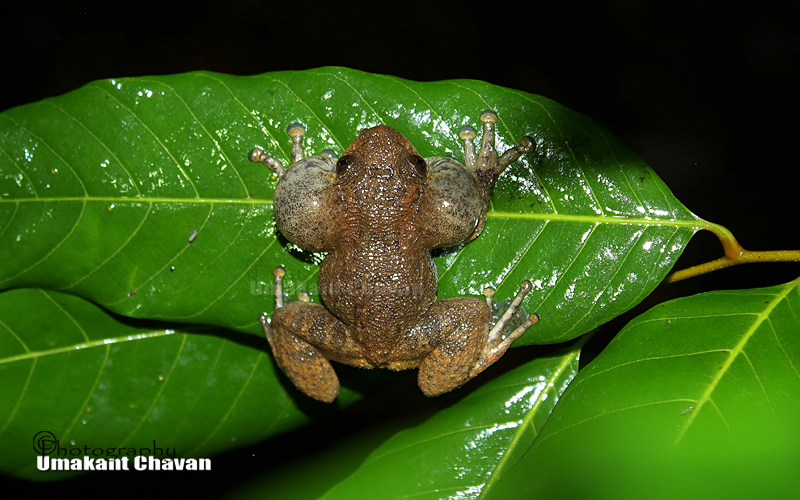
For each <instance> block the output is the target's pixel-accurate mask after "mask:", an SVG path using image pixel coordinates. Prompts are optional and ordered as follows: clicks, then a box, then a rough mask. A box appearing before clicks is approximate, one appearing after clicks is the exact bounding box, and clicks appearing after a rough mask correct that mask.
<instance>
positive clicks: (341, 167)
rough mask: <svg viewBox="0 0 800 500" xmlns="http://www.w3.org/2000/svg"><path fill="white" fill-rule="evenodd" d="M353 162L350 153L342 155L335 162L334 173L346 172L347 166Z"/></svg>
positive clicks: (341, 173)
mask: <svg viewBox="0 0 800 500" xmlns="http://www.w3.org/2000/svg"><path fill="white" fill-rule="evenodd" d="M352 163H353V157H352V156H350V155H346V156H342V157H341V158H339V161H337V162H336V175H343V174H344V173H345V172H347V167H349V166H350V165H351V164H352Z"/></svg>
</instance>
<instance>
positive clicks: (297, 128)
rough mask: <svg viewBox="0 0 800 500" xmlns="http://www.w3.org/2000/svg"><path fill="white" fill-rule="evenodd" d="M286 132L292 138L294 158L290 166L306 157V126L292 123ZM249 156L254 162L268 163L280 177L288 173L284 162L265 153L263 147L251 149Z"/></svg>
mask: <svg viewBox="0 0 800 500" xmlns="http://www.w3.org/2000/svg"><path fill="white" fill-rule="evenodd" d="M286 133H287V134H289V137H291V138H292V160H291V162H289V166H290V167H291V166H292V165H294V164H295V163H297V162H298V161H300V160H302V159H303V158H304V156H303V136H304V135H306V128H305V127H303V126H302V125H300V124H299V123H292V124H291V125H289V128H288V129H287V130H286ZM247 158H249V159H250V161H252V162H254V163H262V164H264V165H266V166H267V167H269V169H270V170H272V171H273V172H275V173H276V174H278V177H281V176H282V175H283V174H284V173H286V167H284V166H283V163H281V161H280V160H278V159H277V158H273V157H272V156H270V155H268V154H267V153H265V152H264V150H263V149H261V148H254V149H253V150H252V151H250V153H248V155H247Z"/></svg>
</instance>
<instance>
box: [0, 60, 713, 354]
mask: <svg viewBox="0 0 800 500" xmlns="http://www.w3.org/2000/svg"><path fill="white" fill-rule="evenodd" d="M486 108H491V109H495V110H497V112H498V113H499V117H500V121H499V122H498V127H497V129H498V149H500V150H505V149H506V148H508V147H510V146H512V145H513V144H514V143H515V142H516V141H518V140H519V138H520V137H521V136H523V135H530V136H532V137H534V138H535V140H536V142H537V144H538V149H537V151H536V153H535V154H531V155H527V156H525V157H524V158H522V159H521V160H519V161H518V162H516V163H515V164H514V165H512V166H511V167H510V168H509V170H508V171H507V172H505V173H504V174H503V176H502V177H501V179H500V180H499V182H498V184H497V187H496V190H495V195H494V196H493V199H492V206H491V207H490V211H489V214H488V221H487V224H486V228H485V230H484V232H483V234H482V235H481V236H480V238H478V239H477V240H476V241H474V242H472V243H470V244H468V245H466V246H457V247H453V248H448V249H444V250H442V251H438V253H437V259H436V264H437V267H438V269H439V275H440V287H439V296H440V297H442V298H445V297H452V296H456V295H472V296H479V295H480V293H481V291H482V289H483V287H484V286H486V285H492V286H494V287H495V288H496V289H497V291H498V294H497V298H498V299H499V300H503V299H507V298H509V297H511V296H513V294H514V293H515V292H516V290H517V288H518V286H519V283H520V282H521V281H522V280H524V279H528V280H530V281H531V282H532V283H533V291H532V292H531V293H530V294H529V295H528V297H527V298H526V300H525V307H526V308H527V310H528V311H537V312H538V313H539V314H540V315H541V317H542V321H541V322H540V323H539V325H537V326H536V327H535V328H533V329H531V330H529V332H528V333H527V334H526V336H524V337H523V338H522V339H521V341H520V343H541V342H557V341H565V340H569V339H571V338H574V337H577V336H579V335H581V334H582V333H584V332H587V331H589V330H591V329H592V328H594V327H596V326H597V325H599V324H602V323H604V322H606V321H608V320H609V319H611V318H613V317H615V316H616V315H618V314H620V313H622V312H624V311H626V310H628V309H629V308H631V307H633V306H634V305H635V304H637V303H638V302H639V301H641V300H642V299H643V298H644V297H645V296H646V295H647V294H648V293H649V292H650V291H652V290H653V288H654V287H655V286H656V285H657V284H658V283H659V282H660V281H661V280H662V279H663V278H664V276H665V275H666V273H667V271H668V270H669V269H670V268H671V266H672V265H673V263H674V262H675V259H676V258H677V257H678V255H679V254H680V253H681V251H682V250H683V248H684V246H685V244H686V242H687V241H688V240H689V238H690V237H691V236H692V235H693V234H694V232H695V231H696V230H697V228H698V225H699V224H700V222H699V219H697V218H696V217H695V216H694V215H693V214H692V213H690V212H689V211H688V210H687V209H686V208H685V207H683V205H681V204H680V203H679V202H678V201H677V200H676V199H675V198H674V197H673V195H672V194H671V193H670V191H669V189H668V188H667V187H666V186H665V185H664V183H663V182H662V181H661V180H660V179H659V178H658V177H657V176H656V175H655V173H653V171H652V170H650V169H649V168H648V167H647V166H646V165H645V164H644V163H643V162H642V161H641V160H640V159H639V158H637V157H636V156H635V155H634V154H633V153H632V152H631V151H630V150H628V149H627V148H626V147H625V146H624V145H622V144H621V143H620V142H619V141H618V140H616V139H615V138H614V137H612V136H611V135H610V134H609V133H608V132H607V131H606V130H605V129H603V128H602V127H600V126H598V125H597V124H596V123H594V122H592V121H591V120H589V119H587V118H586V117H584V116H581V115H579V114H577V113H574V112H572V111H570V110H568V109H566V108H564V107H562V106H560V105H558V104H556V103H554V102H552V101H550V100H548V99H546V98H543V97H540V96H535V95H530V94H526V93H524V92H519V91H515V90H509V89H505V88H501V87H496V86H492V85H490V84H486V83H482V82H477V81H470V80H455V81H446V82H431V83H417V82H411V81H407V80H402V79H399V78H394V77H387V76H382V75H369V74H365V73H361V72H357V71H353V70H348V69H342V68H322V69H318V70H310V71H301V72H281V73H269V74H264V75H258V76H252V77H234V76H228V75H220V74H214V73H189V74H183V75H173V76H160V77H146V78H128V79H118V80H116V79H115V80H107V81H99V82H94V83H91V84H89V85H87V86H85V87H83V88H81V89H79V90H76V91H74V92H71V93H69V94H66V95H64V96H61V97H56V98H52V99H46V100H44V101H41V102H39V103H36V104H31V105H28V106H22V107H19V108H15V109H12V110H8V111H6V112H4V113H2V114H0V262H2V263H3V265H2V268H0V287H4V288H12V287H43V288H48V289H55V290H60V291H63V292H66V293H70V294H75V295H79V296H81V297H84V298H87V299H90V300H92V301H94V302H96V303H98V304H100V305H102V306H103V307H105V308H107V309H109V310H111V311H113V312H116V313H119V314H123V315H127V316H132V317H137V318H150V319H162V320H170V321H178V322H182V323H204V324H212V325H219V326H224V327H229V328H232V329H236V330H240V331H247V332H250V333H256V334H259V325H258V323H257V317H258V314H259V313H261V312H265V311H266V312H269V311H271V310H272V307H273V306H272V300H271V298H270V297H269V290H270V286H269V283H270V282H271V279H272V278H271V270H272V268H273V267H274V266H276V265H278V264H282V265H284V266H286V268H287V271H288V277H287V280H286V283H287V291H288V292H289V293H294V292H296V291H297V289H300V288H305V289H310V291H312V293H313V292H314V291H315V281H316V269H317V268H316V264H317V263H318V262H319V259H320V258H321V256H319V255H311V254H308V253H304V252H299V251H297V249H293V248H292V246H291V245H289V244H287V243H286V241H285V240H283V239H281V238H277V237H276V236H277V235H276V230H275V226H274V221H273V216H272V212H271V197H272V193H273V189H274V186H275V178H274V177H273V176H271V175H269V172H268V171H267V170H266V169H265V168H264V167H263V166H260V165H258V164H253V163H250V162H249V161H248V160H247V152H248V151H249V150H250V149H252V148H253V147H254V146H260V147H262V148H263V149H265V150H266V151H267V152H268V153H270V154H272V155H273V156H275V157H277V158H279V159H281V160H283V161H284V163H288V161H287V158H288V155H289V143H290V141H289V138H288V136H287V135H286V132H285V131H286V127H287V125H288V124H290V123H292V122H300V123H303V124H305V126H306V128H307V131H308V132H307V135H306V137H305V144H306V151H308V152H312V153H318V152H319V151H321V150H323V149H326V148H329V149H333V150H335V151H337V152H339V153H341V152H342V151H343V150H344V148H345V147H346V146H347V145H348V144H349V143H350V141H352V140H353V139H354V138H355V137H356V135H357V134H358V132H359V131H360V130H361V129H362V128H365V127H368V126H372V125H376V124H379V123H385V124H387V125H390V126H393V127H395V128H397V129H398V130H400V131H401V132H402V133H404V134H405V135H406V136H407V137H408V138H409V139H410V140H411V142H412V143H413V144H415V145H416V147H417V149H418V150H419V151H420V153H421V154H423V155H425V156H431V155H448V154H451V155H453V156H454V157H455V158H457V159H463V152H462V145H461V143H460V141H459V140H458V138H457V134H456V132H457V130H458V129H459V128H460V127H461V126H463V125H473V126H477V125H478V124H479V123H478V116H479V115H480V113H481V112H482V111H483V110H484V109H486ZM287 250H288V252H287Z"/></svg>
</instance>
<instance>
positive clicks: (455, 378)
mask: <svg viewBox="0 0 800 500" xmlns="http://www.w3.org/2000/svg"><path fill="white" fill-rule="evenodd" d="M491 320H492V312H491V310H489V306H487V305H486V303H485V302H484V301H482V300H479V299H476V298H472V297H457V298H453V299H446V300H437V301H436V302H434V304H433V305H432V306H431V308H430V309H428V312H427V314H426V318H425V320H424V321H423V324H422V325H421V326H422V329H423V330H424V329H425V326H424V325H425V323H429V324H430V323H434V322H438V323H439V325H441V326H440V328H441V330H440V332H441V333H440V334H441V343H440V344H439V345H438V346H437V347H436V348H435V349H434V350H433V351H432V352H431V353H430V354H429V355H428V356H427V357H426V358H425V359H424V360H422V363H420V365H419V376H418V383H419V387H420V389H422V392H424V393H425V395H427V396H438V395H439V394H443V393H445V392H448V391H452V390H453V389H455V388H456V387H458V386H460V385H462V384H464V383H465V382H466V381H467V380H469V372H470V370H472V367H473V366H474V365H475V363H476V361H477V359H478V357H479V356H480V354H481V352H482V350H483V347H484V345H485V344H486V341H487V338H488V337H489V325H490V323H491Z"/></svg>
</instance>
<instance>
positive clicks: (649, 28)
mask: <svg viewBox="0 0 800 500" xmlns="http://www.w3.org/2000/svg"><path fill="white" fill-rule="evenodd" d="M6 4H7V2H6V3H4V5H3V7H0V29H1V30H2V33H0V50H1V52H0V54H2V68H3V77H2V79H0V110H5V109H8V108H11V107H14V106H18V105H21V104H26V103H30V102H35V101H37V100H40V99H43V98H45V97H50V96H54V95H59V94H62V93H65V92H68V91H70V90H74V89H76V88H78V87H80V86H82V85H84V84H86V83H88V82H90V81H92V80H96V79H101V78H111V77H123V76H141V75H152V74H171V73H179V72H185V71H192V70H211V71H219V72H224V73H232V74H237V75H249V74H257V73H262V72H266V71H275V70H288V69H308V68H314V67H319V66H326V65H340V66H347V67H352V68H355V69H360V70H363V71H369V72H375V73H384V74H391V75H396V76H400V77H403V78H408V79H413V80H421V81H427V80H440V79H451V78H472V79H478V80H485V81H488V82H490V83H494V84H497V85H502V86H506V87H512V88H516V89H521V90H525V91H527V92H531V93H536V94H542V95H544V96H547V97H549V98H551V99H554V100H556V101H558V102H560V103H561V104H564V105H566V106H568V107H570V108H572V109H574V110H576V111H579V112H581V113H583V114H586V115H588V116H590V117H592V118H594V119H595V120H597V121H598V122H600V123H602V124H603V125H605V126H606V127H608V128H609V129H610V130H611V131H612V132H613V133H614V134H616V135H617V136H618V137H620V138H621V139H622V140H623V142H625V143H626V144H627V145H628V146H629V147H631V148H632V149H633V150H634V151H635V152H636V153H637V154H638V155H639V156H641V157H642V158H643V159H644V160H645V161H646V162H647V163H648V164H649V165H650V166H652V167H653V168H654V170H655V171H656V172H657V173H658V175H660V176H661V177H662V178H663V179H664V180H665V182H666V183H667V184H668V185H669V186H670V188H671V189H672V191H673V192H674V193H675V195H676V196H677V197H678V199H680V200H681V201H682V202H683V203H684V204H685V205H686V206H688V207H689V208H690V209H691V210H692V211H694V212H695V213H696V214H698V215H699V216H701V217H703V218H705V219H707V220H710V221H714V222H717V223H720V224H722V225H724V226H726V227H728V228H729V229H730V230H731V231H732V232H733V233H734V234H735V235H736V236H737V238H738V239H739V241H740V242H741V243H742V245H744V246H745V247H746V248H748V249H753V250H760V249H763V250H779V249H798V248H800V236H798V222H797V208H798V194H799V193H798V191H799V187H800V183H798V181H797V180H796V179H795V177H796V173H797V171H798V161H797V159H796V152H797V151H796V148H797V146H798V133H800V126H799V125H798V112H800V99H799V98H798V89H800V34H799V33H800V29H798V28H799V27H800V23H799V22H798V21H800V16H799V15H798V14H800V2H796V1H795V2H758V3H756V2H722V1H711V2H702V1H701V2H697V1H693V2H682V1H669V2H653V1H642V0H640V1H624V0H619V1H611V0H606V1H598V2H592V3H588V2H585V3H584V2H579V3H564V2H554V3H553V4H536V3H531V2H523V3H522V4H518V5H516V6H514V7H512V6H511V5H512V4H509V3H503V2H494V1H487V2H485V3H484V4H483V5H480V4H477V3H476V4H472V5H467V4H465V3H452V4H450V3H435V2H432V1H425V2H400V3H397V2H372V3H370V4H369V5H362V4H355V3H352V4H351V3H347V2H341V3H339V2H328V3H327V4H317V3H314V2H309V1H300V0H284V1H282V2H268V1H258V0H249V1H246V0H234V1H229V2H211V1H204V2H202V1H201V2H193V3H186V4H185V5H184V6H183V7H182V8H175V7H172V6H170V4H168V3H165V2H130V3H129V4H125V3H124V2H123V3H119V2H117V3H115V4H114V5H108V6H104V7H101V6H97V5H95V4H92V3H83V4H82V3H81V2H63V3H62V4H60V5H54V4H39V3H36V2H25V3H24V4H17V6H16V7H15V8H14V10H12V8H11V7H9V6H7V5H6ZM23 9H24V10H23ZM721 255H722V250H721V247H720V246H719V244H718V243H717V241H716V239H715V238H714V237H713V236H711V235H709V234H703V233H701V234H698V235H697V236H696V237H695V238H694V239H693V241H692V242H691V244H690V245H689V247H688V248H687V250H686V251H685V253H684V255H683V256H682V257H681V259H680V260H679V262H678V264H677V266H676V269H680V268H684V267H688V266H690V265H693V264H697V263H700V262H704V261H708V260H712V259H715V258H717V257H719V256H721ZM798 275H800V264H757V265H746V266H739V267H737V268H731V269H727V270H723V271H720V272H717V273H713V274H710V275H707V276H702V277H698V278H694V279H691V280H689V281H686V282H682V283H678V284H674V285H662V286H661V287H659V288H658V289H657V290H656V292H654V294H653V295H652V296H651V297H649V298H648V299H647V300H646V301H645V303H644V304H642V305H641V306H640V307H638V308H637V309H635V310H634V311H633V312H632V313H629V314H628V315H625V316H624V317H622V318H619V319H617V320H615V321H614V322H612V324H611V325H610V327H609V328H608V329H607V330H606V331H605V332H604V333H603V334H601V335H599V336H597V337H596V339H595V340H594V341H593V344H592V345H590V346H589V349H590V350H591V351H593V352H597V351H598V350H599V349H601V348H602V346H603V345H604V342H607V341H608V340H609V339H610V337H611V336H613V333H614V332H615V331H618V329H619V328H620V327H621V326H623V325H624V324H625V322H627V321H628V320H629V319H630V318H632V317H633V316H634V315H636V314H639V313H641V312H643V311H644V310H645V309H646V308H648V307H650V306H652V305H653V304H655V303H657V302H660V301H663V300H667V299H669V298H673V297H677V296H683V295H688V294H692V293H696V292H700V291H707V290H714V289H724V288H730V289H733V288H748V287H761V286H770V285H776V284H780V283H785V282H787V281H790V280H791V279H794V278H796V277H797V276H798ZM536 349H537V348H535V347H534V348H523V349H514V350H512V352H511V353H510V354H509V355H507V356H506V358H507V359H508V363H506V364H507V365H508V366H505V367H500V366H498V367H496V368H495V367H493V369H492V370H490V372H491V371H494V372H495V375H496V374H497V373H499V372H500V371H505V370H507V369H508V368H509V367H510V366H512V365H513V364H514V363H518V362H520V361H522V360H524V359H528V358H529V357H530V356H532V355H535V352H536ZM409 375H410V376H406V377H401V378H400V379H399V381H398V382H397V383H396V384H395V386H394V387H393V388H392V391H394V392H391V391H390V392H389V394H388V395H387V394H383V395H377V396H376V397H374V398H373V399H371V400H369V401H368V402H366V403H362V404H360V405H358V406H357V407H356V408H355V409H353V410H349V411H348V413H346V414H345V416H344V417H342V416H339V417H338V418H337V417H331V418H326V419H323V420H322V421H321V422H320V423H318V424H316V425H314V426H312V427H311V428H306V429H302V430H299V431H296V432H294V433H290V434H288V435H286V436H282V437H279V438H277V439H275V440H272V441H270V442H267V443H263V444H260V445H257V446H254V447H251V448H249V449H246V450H239V451H236V452H231V453H228V454H225V455H223V456H221V457H216V458H214V459H213V465H214V469H215V470H214V471H213V473H196V474H190V475H189V476H185V475H183V474H186V473H183V474H179V473H161V474H160V475H159V474H142V473H135V472H128V473H123V474H114V473H106V474H97V475H95V476H92V477H91V478H89V477H88V476H87V477H83V478H78V479H74V480H69V481H67V482H62V483H57V484H39V485H29V484H27V483H24V482H20V481H17V480H8V479H6V480H2V479H0V486H6V484H5V483H7V486H9V487H24V488H26V489H32V490H35V491H38V492H40V493H44V494H48V493H52V494H62V493H64V492H65V490H66V491H69V490H72V489H73V488H74V489H75V490H76V492H77V491H80V492H81V494H82V495H88V496H89V497H92V496H94V494H97V495H100V494H104V495H105V494H108V493H111V492H114V494H115V496H117V495H119V494H123V493H129V494H131V495H137V496H138V495H139V494H142V493H144V491H143V490H141V489H140V488H141V487H142V484H143V483H142V480H143V478H146V479H144V480H145V481H147V482H148V484H149V482H150V481H155V480H158V483H159V485H158V488H157V489H156V490H154V489H150V488H149V487H148V488H146V491H147V493H148V494H151V495H152V494H156V496H162V495H164V496H172V495H177V494H188V495H196V496H199V497H215V496H218V495H219V494H221V493H222V492H224V491H226V490H228V489H229V488H231V487H234V486H236V485H237V484H238V483H240V482H241V481H243V480H246V479H247V478H248V477H251V476H252V475H253V474H255V473H257V472H259V471H261V470H265V469H268V468H269V467H270V466H271V465H273V464H276V463H282V462H284V461H286V460H288V459H290V458H291V457H292V456H295V455H297V456H302V455H303V454H306V453H308V452H309V450H310V449H312V448H314V447H315V446H317V447H318V446H324V445H326V444H330V443H331V442H332V441H333V440H334V439H338V438H343V437H344V436H346V435H347V434H348V433H350V432H352V431H353V430H354V429H357V428H358V427H359V426H363V425H365V424H366V423H369V421H370V420H371V419H373V418H375V419H381V418H384V415H386V414H395V413H402V412H403V411H405V410H408V411H417V410H418V409H419V408H424V409H426V411H428V410H429V411H433V410H435V407H436V406H441V405H445V404H448V402H450V401H451V400H449V399H447V398H444V399H442V398H440V400H438V401H435V402H430V401H427V400H425V398H423V397H421V396H419V395H418V394H417V393H416V392H415V391H416V389H415V387H414V380H413V379H414V377H413V374H409ZM486 375H487V377H490V376H491V374H490V373H488V372H487V374H486ZM455 397H456V398H457V397H458V396H455ZM431 405H432V406H431ZM309 478H313V471H309ZM310 480H313V479H310Z"/></svg>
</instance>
